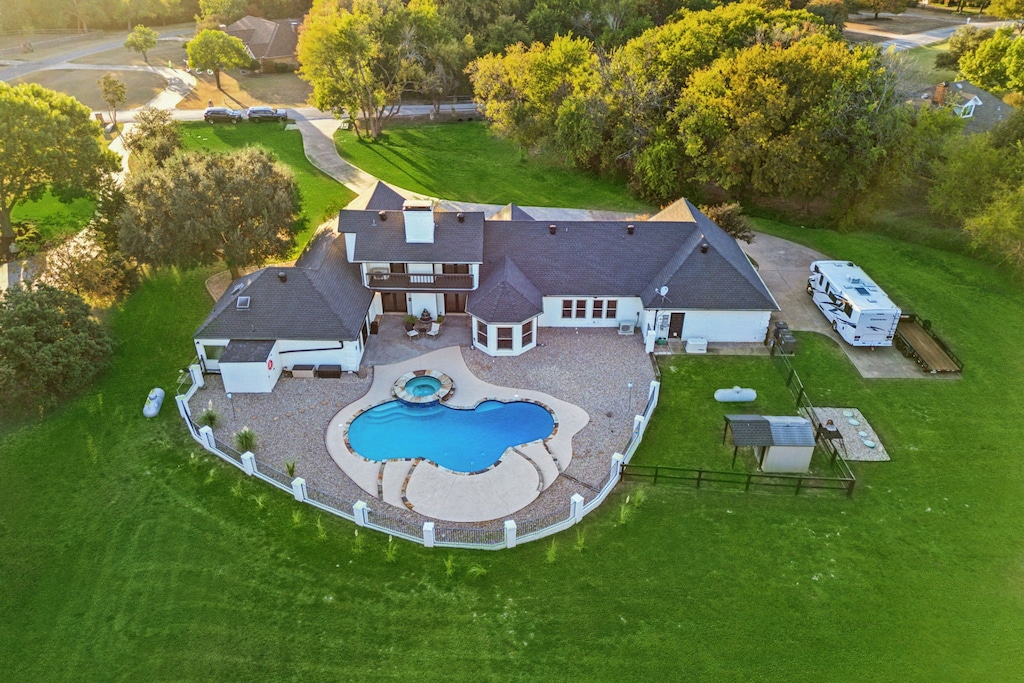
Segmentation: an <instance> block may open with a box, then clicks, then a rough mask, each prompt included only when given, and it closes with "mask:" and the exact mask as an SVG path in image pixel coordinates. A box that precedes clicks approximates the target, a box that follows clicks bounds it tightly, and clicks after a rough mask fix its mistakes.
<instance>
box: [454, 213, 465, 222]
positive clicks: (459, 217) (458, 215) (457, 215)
mask: <svg viewBox="0 0 1024 683" xmlns="http://www.w3.org/2000/svg"><path fill="white" fill-rule="evenodd" d="M455 217H456V218H458V219H459V222H460V223H462V222H463V221H465V220H466V214H464V213H462V212H461V211H459V212H458V213H457V214H455Z"/></svg>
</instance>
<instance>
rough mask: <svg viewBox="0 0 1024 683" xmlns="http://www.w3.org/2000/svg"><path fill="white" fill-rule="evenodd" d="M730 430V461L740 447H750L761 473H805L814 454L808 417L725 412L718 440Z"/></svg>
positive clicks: (723, 437) (734, 458) (811, 430)
mask: <svg viewBox="0 0 1024 683" xmlns="http://www.w3.org/2000/svg"><path fill="white" fill-rule="evenodd" d="M730 430H732V443H733V446H734V449H733V463H735V462H736V452H737V450H739V448H740V446H750V447H751V448H753V449H754V456H755V457H756V458H757V462H758V467H759V468H760V469H761V471H762V472H793V473H797V472H806V471H807V470H808V469H810V466H811V456H812V455H813V454H814V428H813V427H812V425H811V422H810V420H807V419H805V418H802V417H794V416H788V415H781V416H775V415H726V416H725V429H724V431H723V433H722V443H725V439H726V436H727V435H728V433H729V431H730Z"/></svg>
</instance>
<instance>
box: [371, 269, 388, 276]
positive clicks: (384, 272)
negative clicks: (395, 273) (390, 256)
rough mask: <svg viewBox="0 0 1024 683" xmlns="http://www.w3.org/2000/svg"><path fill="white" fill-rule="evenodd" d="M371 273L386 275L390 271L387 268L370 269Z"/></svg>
mask: <svg viewBox="0 0 1024 683" xmlns="http://www.w3.org/2000/svg"><path fill="white" fill-rule="evenodd" d="M370 272H371V273H372V274H374V275H384V274H386V273H388V272H390V271H388V269H387V268H370Z"/></svg>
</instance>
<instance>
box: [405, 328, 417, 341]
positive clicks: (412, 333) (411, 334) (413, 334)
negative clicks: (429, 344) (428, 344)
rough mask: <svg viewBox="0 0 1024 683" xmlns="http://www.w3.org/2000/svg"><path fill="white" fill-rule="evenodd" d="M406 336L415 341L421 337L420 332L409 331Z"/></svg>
mask: <svg viewBox="0 0 1024 683" xmlns="http://www.w3.org/2000/svg"><path fill="white" fill-rule="evenodd" d="M405 336H406V337H408V338H409V339H415V338H416V337H418V336H420V333H419V331H418V330H409V331H408V332H406V333H405Z"/></svg>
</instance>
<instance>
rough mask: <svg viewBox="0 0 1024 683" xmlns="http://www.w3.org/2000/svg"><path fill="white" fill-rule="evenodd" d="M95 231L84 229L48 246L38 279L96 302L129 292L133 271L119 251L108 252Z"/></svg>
mask: <svg viewBox="0 0 1024 683" xmlns="http://www.w3.org/2000/svg"><path fill="white" fill-rule="evenodd" d="M99 239H100V236H99V235H98V234H97V232H96V231H95V230H90V229H86V230H83V231H82V232H80V233H78V234H77V235H74V236H72V237H70V238H68V239H66V240H65V241H64V242H62V243H61V244H59V245H57V246H56V247H53V248H52V249H48V250H47V251H46V252H45V254H44V258H45V265H44V266H43V270H42V273H41V274H40V275H39V277H38V278H37V279H36V281H37V282H41V283H44V284H48V285H51V286H53V287H56V288H57V289H62V290H64V291H66V292H73V293H75V294H77V295H78V296H81V297H83V298H84V297H86V296H88V297H90V298H91V299H95V300H96V301H97V302H107V301H110V300H111V299H113V298H115V297H116V296H118V295H119V294H121V293H123V292H126V291H128V290H129V289H130V288H131V286H132V284H134V282H135V270H134V268H132V266H131V264H130V263H129V262H128V261H127V260H126V259H125V258H124V256H122V255H121V253H120V252H117V251H114V252H108V251H107V250H106V249H104V248H103V245H102V244H101V243H100V242H99Z"/></svg>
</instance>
